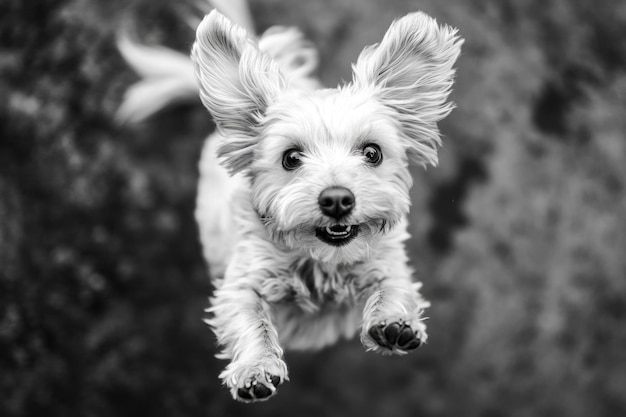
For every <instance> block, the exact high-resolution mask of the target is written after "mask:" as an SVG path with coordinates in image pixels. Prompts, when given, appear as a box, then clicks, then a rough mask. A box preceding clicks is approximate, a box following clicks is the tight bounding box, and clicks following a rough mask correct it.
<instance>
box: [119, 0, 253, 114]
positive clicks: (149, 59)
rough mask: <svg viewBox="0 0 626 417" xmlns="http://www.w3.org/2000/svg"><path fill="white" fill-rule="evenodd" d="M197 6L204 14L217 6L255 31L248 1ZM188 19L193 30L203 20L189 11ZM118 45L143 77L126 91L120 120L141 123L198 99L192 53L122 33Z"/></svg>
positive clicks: (217, 0)
mask: <svg viewBox="0 0 626 417" xmlns="http://www.w3.org/2000/svg"><path fill="white" fill-rule="evenodd" d="M196 7H197V9H198V11H199V12H201V13H203V14H204V13H208V11H209V10H210V9H211V8H216V9H218V10H219V11H220V12H221V13H222V14H224V15H225V16H227V17H228V18H229V19H230V20H231V21H233V22H234V23H236V24H238V25H240V26H242V27H243V28H245V29H246V30H247V31H248V32H249V33H251V34H253V33H254V25H253V22H252V16H251V14H250V10H249V8H248V3H247V2H246V0H204V1H203V2H202V3H197V4H196ZM185 19H186V21H187V22H188V24H189V25H190V26H192V27H193V29H195V26H197V24H198V23H200V19H199V18H196V17H195V16H193V15H192V14H189V13H187V15H186V16H185ZM117 48H118V50H119V51H120V54H121V55H122V57H123V58H124V60H125V61H126V62H127V63H128V65H129V66H130V67H131V68H132V69H133V70H134V71H135V72H136V73H137V74H138V75H139V76H140V77H141V79H140V80H139V81H138V82H136V83H135V84H133V85H131V86H130V87H128V89H127V90H126V93H125V94H124V99H123V101H122V104H121V105H120V107H119V109H118V111H117V114H116V119H117V121H118V122H119V123H139V122H141V121H143V120H145V119H148V118H149V117H150V116H152V115H154V114H155V113H157V112H159V111H160V110H162V109H164V108H166V107H168V106H170V105H172V104H177V103H185V102H190V101H195V100H197V99H198V91H199V89H198V85H197V83H196V77H195V75H194V71H193V65H192V63H191V60H190V59H189V56H188V55H186V54H182V53H180V52H176V51H173V50H171V49H168V48H164V47H160V46H146V45H142V44H140V43H138V42H137V41H135V40H134V39H132V38H131V36H129V35H128V34H127V33H122V34H120V35H119V36H118V40H117Z"/></svg>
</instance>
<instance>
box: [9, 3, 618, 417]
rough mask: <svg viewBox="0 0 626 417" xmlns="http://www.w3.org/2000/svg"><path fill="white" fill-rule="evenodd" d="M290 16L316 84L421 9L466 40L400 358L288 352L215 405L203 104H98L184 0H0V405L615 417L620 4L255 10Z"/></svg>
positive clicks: (419, 189)
mask: <svg viewBox="0 0 626 417" xmlns="http://www.w3.org/2000/svg"><path fill="white" fill-rule="evenodd" d="M250 4H251V8H252V12H253V15H254V18H255V23H256V25H257V28H258V29H259V31H262V30H264V29H266V28H268V27H269V26H271V25H274V24H281V25H293V26H298V27H300V28H301V29H302V30H303V31H304V32H305V33H306V35H307V36H308V37H309V38H310V39H311V40H312V41H313V42H314V43H315V44H316V45H317V46H318V48H319V50H320V53H321V68H320V70H319V76H320V77H321V79H322V80H323V82H324V83H325V84H326V85H328V86H334V85H336V84H337V83H339V82H341V80H347V79H350V77H351V75H350V63H351V62H353V61H354V60H355V59H356V57H357V56H358V53H359V52H360V50H361V49H362V47H363V46H365V45H368V44H372V43H374V42H376V41H378V40H379V39H381V37H382V35H383V34H384V32H385V30H386V28H387V27H388V26H389V24H390V23H391V21H392V20H393V19H394V18H396V17H399V16H401V15H403V14H405V13H407V12H410V11H414V10H423V11H426V12H427V13H429V14H431V15H432V16H434V17H436V18H437V19H438V20H439V21H440V22H445V23H448V24H450V25H452V26H455V27H458V28H459V29H460V33H461V35H462V36H463V37H464V38H465V39H466V43H465V45H464V49H463V54H462V56H461V58H460V61H459V63H458V75H457V83H456V87H455V91H454V93H453V100H454V101H456V103H457V105H458V108H457V109H456V110H455V111H454V112H453V113H452V115H451V116H450V117H449V118H448V119H446V120H445V121H444V122H443V123H442V124H441V129H442V132H443V134H444V135H445V139H444V140H445V146H444V148H443V149H442V150H441V154H440V155H441V158H440V159H441V163H440V166H439V167H438V168H436V169H429V170H428V171H424V170H421V169H417V168H416V169H415V170H414V173H415V187H414V189H413V201H414V205H413V209H412V213H411V222H412V223H411V232H412V234H413V239H412V240H411V241H410V243H409V247H408V249H409V252H410V256H411V260H412V263H413V265H414V266H415V268H416V269H417V276H418V278H419V279H421V280H422V281H423V282H424V294H425V295H426V297H427V298H429V299H430V300H431V301H432V303H433V306H432V308H431V309H430V310H429V311H428V316H429V320H428V324H429V334H430V339H429V343H428V345H426V346H424V347H422V348H420V349H419V350H418V351H417V352H415V353H413V354H411V355H408V356H406V357H403V358H388V357H380V356H377V355H375V354H372V353H365V352H364V350H363V348H362V347H361V345H360V343H359V342H358V341H357V340H352V341H346V342H342V343H340V344H339V345H337V346H334V347H332V348H328V349H325V350H323V351H321V352H317V353H297V354H296V353H288V354H287V357H286V359H287V363H288V364H289V366H290V374H291V382H290V383H287V384H285V385H284V386H283V387H281V389H280V391H279V394H278V395H277V396H276V397H275V398H273V399H271V400H270V401H268V402H266V403H262V404H255V405H244V404H238V403H236V402H234V401H233V400H231V399H230V397H229V394H228V392H227V390H226V389H224V388H222V387H221V386H220V382H219V380H218V378H217V375H218V373H219V371H220V370H221V369H222V368H223V367H224V366H225V365H226V363H225V362H223V361H219V360H217V359H215V358H214V356H213V355H214V354H215V352H216V347H215V342H214V338H213V335H212V334H211V332H210V331H209V329H208V328H207V327H206V326H205V325H204V324H203V323H202V322H201V319H202V317H203V315H204V313H203V309H204V308H205V306H206V304H207V297H208V295H209V294H210V292H211V287H210V285H209V282H208V277H207V270H206V266H205V264H204V261H203V259H202V257H201V250H200V246H199V242H198V233H197V230H196V226H195V223H194V219H193V209H194V198H195V187H196V183H197V179H198V170H197V161H198V158H199V152H200V149H201V146H202V142H203V139H204V137H205V136H206V135H207V134H208V133H209V132H210V131H211V130H212V129H213V127H212V123H211V120H210V118H209V116H208V114H207V113H206V112H205V111H204V110H203V108H202V107H201V105H200V104H199V102H198V103H195V104H189V105H184V106H179V107H176V108H172V109H170V110H167V111H164V112H161V113H159V115H158V116H157V117H155V118H153V119H151V120H149V121H147V122H145V123H143V124H141V125H139V126H118V125H116V124H115V123H114V122H113V116H114V114H115V111H116V109H117V107H118V106H119V104H120V101H121V98H122V95H123V92H124V91H125V89H126V88H127V87H128V86H129V85H130V84H131V83H133V82H135V81H137V79H138V77H137V76H136V75H135V74H134V73H133V72H132V71H131V70H130V69H129V68H128V66H127V65H126V64H125V63H124V62H123V61H122V59H121V57H120V55H119V53H118V52H117V49H116V47H115V35H116V33H117V32H118V31H119V30H120V29H123V28H126V29H131V30H132V31H134V32H135V33H136V34H137V36H138V37H139V38H140V39H141V40H142V41H143V42H144V43H146V44H153V45H154V44H156V45H158V44H160V45H166V46H168V47H170V48H174V49H177V50H179V51H188V50H189V48H190V45H191V42H192V40H193V31H192V29H191V28H189V27H188V26H187V25H186V24H185V23H184V21H183V19H182V18H181V16H182V15H184V14H185V13H186V11H188V10H189V7H187V6H186V5H185V3H184V2H183V0H181V1H178V2H175V1H168V0H110V1H98V0H32V1H28V2H26V1H23V0H0V98H1V100H0V415H2V416H3V417H9V416H41V415H46V416H94V417H99V416H116V417H119V416H138V415H149V416H153V417H156V416H170V417H173V416H202V415H204V416H238V415H248V416H266V415H267V416H270V415H271V416H273V417H280V416H380V415H385V416H418V415H419V416H441V417H443V416H446V417H447V416H465V417H468V416H469V417H471V416H481V417H496V416H550V417H558V416H568V417H576V416H586V417H588V416H594V417H599V416H609V417H616V416H624V415H626V198H625V194H624V187H625V186H626V138H625V136H626V118H625V115H626V2H623V1H609V0H581V1H573V0H553V1H550V2H545V1H540V0H523V1H521V0H520V1H517V0H516V1H513V0H506V1H503V0H474V1H465V0H447V1H445V2H443V1H437V0H412V1H402V0H387V1H384V2H382V1H375V0H358V1H357V0H343V1H340V0H334V1H331V0H319V1H309V2H295V1H287V0H280V1H278V0H251V1H250Z"/></svg>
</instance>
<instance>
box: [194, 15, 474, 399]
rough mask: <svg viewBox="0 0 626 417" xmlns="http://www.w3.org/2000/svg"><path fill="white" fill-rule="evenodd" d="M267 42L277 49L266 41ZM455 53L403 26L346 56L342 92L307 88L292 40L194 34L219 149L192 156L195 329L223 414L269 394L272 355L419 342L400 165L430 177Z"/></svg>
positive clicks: (221, 27)
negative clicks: (197, 282) (205, 326)
mask: <svg viewBox="0 0 626 417" xmlns="http://www.w3.org/2000/svg"><path fill="white" fill-rule="evenodd" d="M275 33H279V34H283V35H284V34H285V33H291V35H289V36H287V39H291V41H290V42H287V43H281V42H268V41H267V39H268V38H271V37H272V34H275ZM280 39H285V38H284V37H283V38H280ZM264 40H265V41H266V45H265V46H264V44H263V42H264ZM461 44H462V40H461V39H460V38H458V37H457V35H456V30H455V29H452V28H449V27H447V26H439V25H438V24H437V23H436V21H435V20H434V19H432V18H430V17H428V16H427V15H425V14H423V13H413V14H409V15H407V16H405V17H403V18H401V19H399V20H397V21H395V22H394V23H393V24H392V25H391V27H390V28H389V30H388V31H387V33H386V35H385V36H384V38H383V40H382V41H381V42H380V43H379V44H378V45H374V46H372V47H368V48H366V49H365V50H364V51H363V52H362V53H361V55H360V56H359V58H358V60H357V62H356V64H355V65H354V66H353V72H354V74H353V80H352V81H351V82H350V83H347V84H346V85H343V86H341V87H338V88H334V89H317V87H318V85H317V81H316V80H315V79H314V78H312V77H311V72H312V70H313V69H314V67H315V65H308V66H307V65H306V64H307V63H308V64H312V63H313V64H314V63H315V57H314V52H315V51H314V49H313V48H312V47H311V46H310V45H309V44H308V43H306V42H305V41H304V40H303V39H302V38H301V35H300V34H299V33H297V32H289V30H287V29H278V30H274V31H270V32H268V33H267V34H266V35H264V36H263V37H262V38H261V39H260V41H257V40H256V39H255V38H254V37H253V35H251V34H249V33H248V32H247V31H246V30H244V29H243V28H241V27H240V26H239V25H236V24H233V23H231V21H229V20H228V19H227V18H225V17H224V16H222V15H221V14H220V13H218V12H217V11H213V12H211V13H209V14H208V15H207V16H206V17H205V18H204V20H203V21H202V22H201V23H200V25H199V26H198V28H197V33H196V41H195V43H194V45H193V50H192V54H191V57H192V61H193V64H194V68H195V75H196V77H197V80H198V86H199V88H200V97H201V99H202V102H203V104H204V105H205V106H206V108H207V109H208V110H209V112H210V113H211V114H212V115H213V117H214V119H215V122H216V124H217V127H218V131H219V132H220V134H215V135H213V137H210V138H209V139H208V140H207V144H206V146H205V148H204V151H203V155H202V160H201V164H200V169H201V179H200V184H199V194H198V207H197V212H196V214H197V219H198V222H199V225H200V229H201V237H202V242H203V247H204V254H205V256H206V258H207V260H208V262H209V264H210V267H211V273H212V275H213V277H214V283H215V287H216V288H215V293H214V295H213V297H212V299H211V307H210V308H209V309H208V311H209V312H210V315H211V317H210V319H208V320H207V322H208V323H209V324H210V326H211V328H212V329H213V331H214V332H215V334H216V335H217V339H218V342H219V344H220V345H221V346H222V347H223V351H222V353H221V355H220V357H222V358H225V359H230V364H229V365H228V366H227V367H226V369H225V370H224V371H223V372H222V374H221V375H220V377H221V378H222V380H223V382H224V384H225V385H226V386H228V388H229V389H230V391H231V393H232V395H233V397H234V398H235V399H237V400H240V401H244V402H252V401H259V400H265V399H267V398H269V397H271V396H272V395H273V394H274V393H275V392H276V389H277V387H278V386H279V385H280V384H281V383H282V382H283V381H285V380H287V379H288V374H287V366H286V364H285V362H284V360H283V349H301V350H305V349H317V348H321V347H323V346H326V345H329V344H331V343H334V342H335V341H337V340H338V339H340V338H349V337H352V336H353V335H354V334H355V333H357V331H358V330H359V329H361V331H360V335H361V342H362V343H363V345H364V346H365V347H366V348H367V349H368V350H373V351H375V352H379V353H383V354H404V353H406V352H408V351H410V350H412V349H415V348H416V347H418V346H420V344H422V343H424V342H425V341H426V338H427V336H426V327H425V325H424V323H423V311H424V308H426V307H427V306H428V303H427V302H426V301H425V300H424V299H423V298H422V297H421V296H420V293H419V288H420V284H419V283H414V282H413V281H412V279H411V273H412V271H411V268H410V267H409V266H408V264H407V261H408V259H407V255H406V253H405V249H404V243H403V242H404V241H405V240H406V239H407V238H408V237H409V236H408V234H407V231H406V226H407V225H406V217H407V214H408V212H409V206H410V199H409V189H410V187H411V185H412V179H411V176H410V173H409V170H408V166H409V163H410V162H411V161H413V162H415V163H417V164H420V165H424V166H425V165H429V164H430V165H436V164H437V148H438V146H439V145H440V135H439V131H438V128H437V122H438V121H440V120H441V119H443V118H444V117H446V116H447V115H448V114H449V113H450V111H451V110H452V108H453V105H452V104H451V103H449V102H447V97H448V95H449V93H450V90H451V87H452V84H453V78H454V69H453V65H454V63H455V61H456V59H457V57H458V56H459V53H460V48H461ZM259 45H261V47H259ZM289 48H291V52H290V53H283V52H285V51H288V50H289ZM285 56H287V58H285ZM294 56H298V57H299V59H297V60H295V61H294V59H293V58H294Z"/></svg>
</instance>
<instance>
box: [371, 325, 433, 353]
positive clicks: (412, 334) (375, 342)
mask: <svg viewBox="0 0 626 417" xmlns="http://www.w3.org/2000/svg"><path fill="white" fill-rule="evenodd" d="M362 339H363V344H364V345H365V347H366V348H367V349H368V350H374V351H376V352H380V353H383V354H404V353H407V352H408V351H410V350H413V349H416V348H418V347H419V346H421V345H422V344H423V343H424V342H426V339H427V336H426V326H425V325H424V323H422V322H421V321H414V322H411V323H409V322H407V321H403V320H391V321H385V320H383V321H380V322H378V323H376V324H374V325H372V326H370V328H369V329H368V330H367V334H364V335H363V336H362Z"/></svg>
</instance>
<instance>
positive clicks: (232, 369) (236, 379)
mask: <svg viewBox="0 0 626 417" xmlns="http://www.w3.org/2000/svg"><path fill="white" fill-rule="evenodd" d="M220 376H221V378H222V379H223V381H224V384H225V385H226V386H228V388H230V392H231V394H232V396H233V398H234V399H235V400H238V401H242V402H246V403H251V402H255V401H265V400H267V399H269V398H270V397H272V396H273V395H274V394H275V393H276V390H277V388H278V386H279V385H280V384H282V383H283V382H284V381H286V380H288V379H289V378H288V377H287V366H286V365H285V363H284V362H283V361H282V360H280V359H277V360H273V361H261V362H258V363H254V362H243V363H240V362H233V363H231V364H230V365H228V367H226V369H225V370H224V372H223V373H222V375H220Z"/></svg>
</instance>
